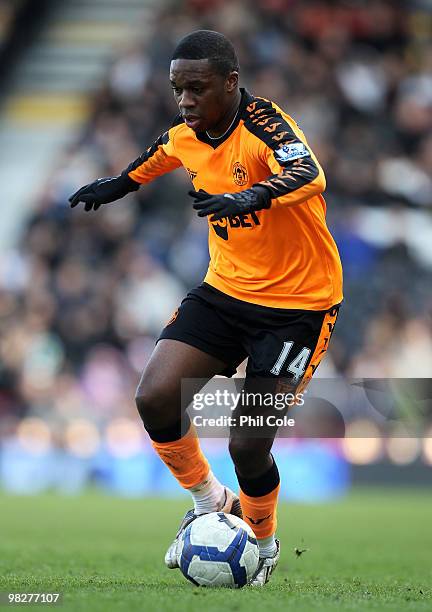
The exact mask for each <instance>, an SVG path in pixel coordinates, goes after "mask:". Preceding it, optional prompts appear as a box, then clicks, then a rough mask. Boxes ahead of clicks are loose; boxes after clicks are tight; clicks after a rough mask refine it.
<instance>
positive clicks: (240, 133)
mask: <svg viewBox="0 0 432 612" xmlns="http://www.w3.org/2000/svg"><path fill="white" fill-rule="evenodd" d="M170 81H171V87H172V90H173V93H174V98H175V100H176V102H177V104H178V108H179V111H180V112H179V114H178V116H177V117H176V118H175V120H174V122H173V124H172V126H171V127H170V128H169V129H168V130H167V131H166V132H165V133H164V134H162V135H161V136H160V137H159V138H158V139H157V140H156V142H155V143H154V144H153V145H152V146H151V147H149V148H148V149H147V151H145V152H144V153H143V154H142V155H141V156H140V157H139V158H138V159H137V160H135V161H134V162H133V163H131V164H130V165H129V166H128V168H126V169H125V170H124V171H123V172H122V173H121V174H120V175H119V176H116V177H112V178H103V179H98V180H96V181H95V182H93V183H91V184H89V185H86V186H84V187H82V188H81V189H80V190H78V191H77V192H76V193H75V194H74V195H73V196H71V198H70V202H71V206H76V205H77V204H78V203H79V202H83V203H84V204H85V210H87V211H89V210H97V209H98V208H99V207H100V206H101V205H103V204H107V203H108V202H112V201H114V200H118V199H119V198H122V197H123V196H124V195H126V194H127V193H129V192H131V191H135V190H137V189H138V188H139V187H140V185H142V184H145V183H148V182H150V181H152V180H153V179H155V178H156V177H158V176H160V175H162V174H164V173H166V172H170V171H171V170H174V169H175V168H178V167H179V166H183V167H184V168H185V169H186V171H187V172H188V174H189V176H190V179H191V181H192V183H193V187H194V189H193V191H190V192H189V193H190V195H191V196H192V198H193V200H194V204H193V207H194V209H195V210H196V211H197V213H198V216H200V217H206V218H207V221H208V226H209V250H210V263H209V268H208V272H207V275H206V277H205V279H204V282H203V283H202V284H201V285H199V286H198V287H197V288H195V289H193V290H192V291H191V292H190V293H188V295H187V296H186V298H185V299H184V300H183V301H182V303H181V305H180V307H179V308H178V310H177V311H176V313H175V314H174V315H173V317H172V319H171V320H170V321H169V323H168V324H167V326H166V327H165V329H164V330H163V331H162V333H161V335H160V337H159V339H158V341H157V344H156V347H155V350H154V352H153V354H152V356H151V358H150V360H149V362H148V364H147V367H146V368H145V370H144V372H143V374H142V377H141V380H140V383H139V385H138V389H137V393H136V403H137V408H138V411H139V413H140V415H141V417H142V420H143V423H144V427H145V429H146V430H147V432H148V435H149V437H150V439H151V441H152V445H153V447H154V449H155V451H156V452H157V453H158V455H159V457H160V458H161V459H162V461H163V462H164V463H165V464H166V466H167V467H168V468H169V469H170V470H171V472H172V474H173V475H174V476H175V478H176V479H177V481H178V482H179V483H180V485H181V486H182V487H183V488H184V489H186V490H188V491H189V492H190V493H191V495H192V498H193V503H194V508H193V510H190V511H189V512H187V514H186V516H185V517H184V519H183V521H182V523H181V525H180V529H179V531H178V532H177V535H176V538H175V539H174V542H173V543H172V544H171V546H170V547H169V549H168V551H167V554H166V556H165V562H166V564H167V566H168V567H170V568H174V567H178V559H177V554H176V549H177V544H178V541H179V536H180V535H181V533H182V531H183V530H184V529H185V527H186V526H187V525H188V524H189V523H190V522H191V521H193V520H194V519H195V518H196V517H197V516H198V515H200V514H203V513H207V512H214V511H224V512H228V513H233V514H237V515H238V516H243V517H244V520H246V521H247V522H248V523H249V524H250V526H251V527H252V529H253V530H254V532H255V534H256V536H257V540H258V545H259V551H260V563H259V566H258V570H257V572H256V574H255V576H254V578H253V580H252V584H253V585H257V586H260V585H263V584H265V583H266V582H267V581H268V580H269V577H270V575H271V573H272V572H273V570H274V568H275V567H276V564H277V562H278V559H279V551H280V544H279V541H278V540H277V539H276V538H275V532H276V507H277V498H278V491H279V473H278V469H277V466H276V462H275V460H274V458H273V455H272V454H271V452H270V451H271V447H272V443H273V437H274V435H275V434H276V430H274V431H272V434H271V435H270V437H268V436H267V437H258V436H244V435H243V436H242V435H238V431H237V430H236V429H233V430H232V432H231V434H230V442H229V452H230V454H231V457H232V460H233V463H234V466H235V471H236V474H237V478H238V482H239V488H240V494H239V497H237V496H236V495H235V494H234V493H233V492H232V491H230V490H229V489H227V488H226V487H224V486H223V484H221V483H220V482H219V481H218V480H217V479H216V477H215V476H214V475H213V473H212V471H211V469H210V466H209V464H208V462H207V459H206V458H205V456H204V455H203V453H202V451H201V448H200V445H199V441H198V438H197V436H196V434H195V432H194V430H193V429H192V428H191V427H190V420H189V417H188V416H187V413H183V414H182V410H181V392H180V389H181V380H182V378H202V379H205V380H209V379H211V378H212V377H213V376H214V375H217V374H225V375H227V376H231V375H232V374H233V373H234V372H235V371H236V367H237V366H238V365H239V364H240V363H241V362H242V361H243V360H244V359H245V358H246V357H248V358H249V359H248V365H247V370H246V384H247V383H248V381H252V382H254V383H256V382H257V381H260V380H263V381H264V380H265V381H268V380H269V379H270V380H271V381H273V382H275V381H278V380H284V381H287V380H288V381H289V382H290V383H291V387H292V388H297V389H298V388H299V385H302V386H304V385H305V384H306V383H307V381H308V380H309V379H310V378H311V376H312V375H313V373H314V371H315V369H316V368H317V366H318V364H319V362H320V360H321V358H322V357H323V355H324V353H325V351H326V349H327V347H328V342H329V339H330V336H331V333H332V331H333V327H334V324H335V321H336V317H337V313H338V307H339V304H340V303H341V301H342V271H341V263H340V259H339V255H338V252H337V248H336V245H335V243H334V240H333V238H332V236H331V234H330V232H329V230H328V228H327V226H326V221H325V213H326V204H325V201H324V199H323V196H322V192H323V191H324V189H325V178H324V174H323V171H322V169H321V167H320V165H319V163H318V161H317V159H316V157H315V156H314V154H313V152H312V151H311V149H310V147H309V146H308V144H307V141H306V139H305V136H304V134H303V132H302V131H301V129H300V128H299V127H298V125H297V124H296V123H295V121H294V120H293V119H292V118H291V117H290V116H289V115H287V114H286V113H285V112H284V111H283V110H281V109H280V108H279V107H278V106H277V105H276V104H275V103H274V102H271V101H269V100H267V99H265V98H260V97H255V96H253V95H251V94H250V93H249V92H248V91H246V90H245V89H242V88H239V64H238V60H237V56H236V53H235V50H234V48H233V45H232V44H231V42H230V41H229V40H228V39H227V38H226V37H225V36H224V35H223V34H220V33H218V32H213V31H207V30H199V31H195V32H192V33H191V34H189V35H187V36H185V37H184V38H183V39H182V40H181V41H180V42H179V44H178V46H177V48H176V49H175V51H174V53H173V56H172V61H171V67H170ZM143 307H145V305H143ZM185 432H186V433H185ZM182 434H184V435H182Z"/></svg>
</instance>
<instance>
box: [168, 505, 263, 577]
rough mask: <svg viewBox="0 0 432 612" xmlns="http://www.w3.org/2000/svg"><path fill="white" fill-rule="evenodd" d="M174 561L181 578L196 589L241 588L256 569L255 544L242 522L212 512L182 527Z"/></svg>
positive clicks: (251, 534)
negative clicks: (175, 560) (177, 562)
mask: <svg viewBox="0 0 432 612" xmlns="http://www.w3.org/2000/svg"><path fill="white" fill-rule="evenodd" d="M178 561H179V565H180V569H181V571H182V573H183V575H184V576H185V577H186V578H187V579H188V580H190V581H191V582H192V583H193V584H195V585H196V586H206V587H230V588H234V589H236V588H241V587H243V586H245V585H246V584H248V582H249V581H250V580H251V578H252V576H253V575H254V573H255V571H256V569H257V567H258V562H259V551H258V544H257V541H256V537H255V534H254V532H253V531H252V529H251V528H250V527H249V525H248V524H247V523H245V522H244V521H243V520H242V519H240V518H238V517H237V516H233V515H232V514H225V513H224V512H212V513H210V514H204V515H203V516H199V517H198V518H197V519H195V520H194V521H192V523H190V525H188V526H187V527H186V529H185V530H184V532H183V534H182V537H181V540H180V545H179V548H178Z"/></svg>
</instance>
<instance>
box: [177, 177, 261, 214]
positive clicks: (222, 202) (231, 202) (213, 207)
mask: <svg viewBox="0 0 432 612" xmlns="http://www.w3.org/2000/svg"><path fill="white" fill-rule="evenodd" d="M189 195H190V196H192V197H193V198H194V205H193V207H194V209H195V210H197V211H198V216H199V217H207V216H208V215H213V216H212V221H218V220H219V219H222V218H223V217H231V216H233V215H238V214H239V213H249V212H252V211H254V210H262V209H263V208H270V205H271V197H270V192H269V191H268V189H266V188H265V187H262V186H261V185H255V186H254V187H251V188H250V189H245V190H244V191H240V192H238V193H220V194H217V195H212V194H211V193H207V191H203V190H202V189H200V190H199V191H189Z"/></svg>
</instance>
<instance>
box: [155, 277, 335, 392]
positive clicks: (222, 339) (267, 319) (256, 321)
mask: <svg viewBox="0 0 432 612" xmlns="http://www.w3.org/2000/svg"><path fill="white" fill-rule="evenodd" d="M338 310H339V305H335V306H334V307H332V308H330V309H329V310H323V311H314V310H293V309H290V310H288V309H283V308H270V307H268V306H259V305H257V304H250V303H249V302H244V301H241V300H237V299H236V298H233V297H231V296H229V295H226V294H225V293H222V292H221V291H218V290H217V289H215V288H214V287H211V286H210V285H208V284H206V283H203V284H202V285H199V287H197V288H196V289H193V290H192V291H191V292H190V293H188V294H187V296H186V297H185V299H184V300H183V301H182V303H181V305H180V307H179V308H178V310H177V311H176V312H175V313H174V315H173V316H172V318H171V320H170V321H169V322H168V324H167V326H166V327H165V328H164V329H163V331H162V333H161V335H160V336H159V339H158V340H162V339H170V340H179V341H180V342H184V343H186V344H189V345H191V346H194V347H196V348H198V349H200V350H202V351H204V352H205V353H208V354H209V355H212V356H213V357H217V358H218V359H220V360H221V361H223V362H224V363H226V364H227V367H226V368H225V369H224V370H223V371H221V372H220V374H223V375H225V376H232V375H233V374H234V373H235V372H236V370H237V367H238V366H239V364H240V363H241V362H242V361H243V360H244V359H245V358H246V357H248V358H249V360H248V364H247V369H246V376H247V377H251V378H255V377H260V378H261V377H264V378H274V377H283V378H285V379H290V380H291V379H294V380H295V381H297V382H299V381H300V380H303V379H305V378H306V379H310V378H311V377H312V375H313V373H314V371H315V369H316V368H317V366H318V364H319V362H320V361H321V359H322V357H323V355H324V353H325V352H326V350H327V347H328V343H329V340H330V336H331V334H332V332H333V328H334V325H335V322H336V318H337V314H338Z"/></svg>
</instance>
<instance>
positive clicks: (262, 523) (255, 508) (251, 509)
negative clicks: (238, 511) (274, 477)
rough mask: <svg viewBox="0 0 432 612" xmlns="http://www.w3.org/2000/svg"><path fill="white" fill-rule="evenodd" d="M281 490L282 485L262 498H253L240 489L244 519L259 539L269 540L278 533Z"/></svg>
mask: <svg viewBox="0 0 432 612" xmlns="http://www.w3.org/2000/svg"><path fill="white" fill-rule="evenodd" d="M279 489H280V485H278V486H277V487H276V488H275V489H273V491H270V493H267V495H262V496H261V497H251V496H250V495H246V493H243V491H242V490H241V489H240V504H241V507H242V510H243V519H244V520H245V521H246V523H248V524H249V525H250V526H251V528H252V529H253V531H254V533H255V535H256V537H257V538H268V537H269V536H272V535H273V534H274V533H275V532H276V527H277V512H276V511H277V501H278V494H279Z"/></svg>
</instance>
